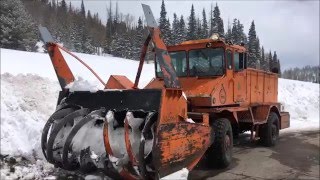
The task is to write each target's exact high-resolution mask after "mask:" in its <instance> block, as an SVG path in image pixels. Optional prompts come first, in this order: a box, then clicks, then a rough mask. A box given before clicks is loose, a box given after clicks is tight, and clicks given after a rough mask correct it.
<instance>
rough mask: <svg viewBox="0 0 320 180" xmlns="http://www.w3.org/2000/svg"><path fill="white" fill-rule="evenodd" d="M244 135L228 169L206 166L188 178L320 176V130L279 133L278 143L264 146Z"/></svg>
mask: <svg viewBox="0 0 320 180" xmlns="http://www.w3.org/2000/svg"><path fill="white" fill-rule="evenodd" d="M248 138H249V137H248V135H243V136H241V137H240V138H239V140H238V142H235V147H234V149H233V152H234V153H233V158H234V159H233V162H232V164H231V166H230V167H229V168H227V169H223V170H218V169H213V170H212V169H204V168H203V167H202V166H203V165H202V164H204V163H200V165H199V166H198V167H197V168H196V169H195V170H193V171H191V172H190V173H189V176H188V179H192V180H193V179H253V180H261V179H317V180H318V179H320V178H319V159H320V156H319V153H320V149H319V130H315V131H304V132H290V133H280V139H279V141H278V144H277V145H276V146H275V147H272V148H265V147H263V146H261V145H259V144H258V143H252V142H250V141H249V140H248Z"/></svg>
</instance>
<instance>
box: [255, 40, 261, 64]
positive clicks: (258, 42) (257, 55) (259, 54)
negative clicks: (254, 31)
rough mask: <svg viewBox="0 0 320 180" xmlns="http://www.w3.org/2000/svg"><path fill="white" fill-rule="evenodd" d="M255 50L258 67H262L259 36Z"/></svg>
mask: <svg viewBox="0 0 320 180" xmlns="http://www.w3.org/2000/svg"><path fill="white" fill-rule="evenodd" d="M255 48H256V49H255V51H256V68H257V69H261V49H260V40H259V38H258V37H257V39H256V45H255Z"/></svg>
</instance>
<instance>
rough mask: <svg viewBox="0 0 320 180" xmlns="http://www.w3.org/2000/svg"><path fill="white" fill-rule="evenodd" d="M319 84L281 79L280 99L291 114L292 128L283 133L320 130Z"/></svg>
mask: <svg viewBox="0 0 320 180" xmlns="http://www.w3.org/2000/svg"><path fill="white" fill-rule="evenodd" d="M319 88H320V86H319V84H316V83H309V82H302V81H295V80H289V79H279V90H278V99H279V102H281V103H282V104H283V105H284V108H285V109H284V110H285V111H288V112H289V113H290V118H291V119H290V123H291V124H290V128H289V129H285V130H283V132H288V131H296V130H305V129H319V122H320V121H319V98H320V96H319V91H320V90H319Z"/></svg>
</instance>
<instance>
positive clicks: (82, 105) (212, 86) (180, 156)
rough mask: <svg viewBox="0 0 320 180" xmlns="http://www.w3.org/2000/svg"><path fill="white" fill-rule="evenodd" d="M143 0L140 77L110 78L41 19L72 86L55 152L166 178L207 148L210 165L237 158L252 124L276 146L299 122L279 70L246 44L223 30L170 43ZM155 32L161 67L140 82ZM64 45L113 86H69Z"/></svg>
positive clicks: (48, 138) (50, 146)
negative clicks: (236, 146) (259, 64)
mask: <svg viewBox="0 0 320 180" xmlns="http://www.w3.org/2000/svg"><path fill="white" fill-rule="evenodd" d="M142 6H143V10H144V14H145V16H146V21H147V27H148V29H149V35H148V37H147V39H146V41H145V43H144V45H143V47H142V49H141V56H140V64H139V68H138V71H137V75H136V79H135V82H134V83H133V82H131V81H130V80H129V79H128V78H127V77H125V76H119V75H112V76H110V78H109V80H108V81H107V82H106V83H105V82H104V81H103V80H102V79H101V78H100V77H99V76H98V75H97V74H96V73H95V72H94V71H93V70H92V69H91V68H90V67H89V66H88V65H87V64H85V63H84V61H82V60H81V59H79V58H78V57H77V56H76V55H74V54H73V53H71V52H70V51H68V50H67V49H66V48H64V47H62V46H60V45H59V44H57V43H55V42H54V40H53V38H52V36H51V35H50V33H49V31H48V30H47V29H46V28H45V27H40V28H39V29H40V33H41V37H42V39H43V41H44V42H45V44H46V48H47V50H48V54H49V57H50V59H51V62H52V64H53V67H54V70H55V72H56V75H57V77H58V80H59V83H60V86H61V89H62V90H61V91H60V93H59V98H58V103H57V104H58V105H57V108H56V111H55V112H54V113H53V114H52V115H51V117H50V118H49V119H48V121H47V123H46V124H45V126H44V128H43V132H42V137H41V147H42V151H43V154H44V157H45V158H46V159H47V161H48V162H50V163H52V164H54V165H55V166H56V167H60V168H63V169H66V170H69V171H81V172H84V173H88V172H90V173H91V172H94V171H100V172H103V173H105V174H106V175H107V176H110V177H113V178H114V179H159V178H161V177H164V176H166V175H168V174H171V173H173V172H176V171H178V170H181V169H182V168H187V169H188V170H192V169H193V168H194V167H195V165H196V164H197V163H198V162H199V161H200V160H201V159H202V157H204V156H205V157H208V158H209V162H210V163H211V164H210V165H215V166H218V167H227V166H228V165H229V164H230V162H231V160H232V147H233V137H234V136H238V134H239V133H241V132H244V131H251V138H252V139H255V138H256V137H259V138H260V140H261V141H262V142H263V143H264V144H265V145H266V146H273V145H275V143H276V141H277V138H278V136H279V130H280V129H284V128H287V127H289V124H290V123H289V122H290V121H289V113H288V112H282V111H281V109H282V108H281V105H280V103H278V97H277V96H278V75H277V74H275V73H271V72H264V71H261V70H256V69H251V68H247V52H246V49H245V48H244V47H243V46H239V45H232V44H228V43H226V42H224V41H223V39H221V38H219V37H218V36H217V35H214V36H212V37H211V38H209V39H202V40H195V41H186V42H183V43H181V44H178V45H174V46H168V47H167V46H166V45H165V44H164V42H163V40H162V38H161V32H160V29H159V27H158V26H157V23H156V21H155V18H154V17H153V14H152V12H151V9H150V7H149V6H147V5H142ZM150 42H152V45H153V47H154V48H153V49H154V54H155V76H156V77H155V78H154V79H153V80H152V81H151V82H150V83H149V84H148V85H147V86H146V87H144V88H142V89H139V88H138V83H139V79H140V75H141V71H142V68H143V64H144V59H145V55H146V52H147V49H148V44H149V43H150ZM124 48H125V47H124ZM61 50H62V51H65V52H66V53H69V54H70V55H71V56H73V57H74V58H75V59H77V60H78V61H79V62H80V63H82V64H83V65H84V66H86V67H87V68H88V69H89V70H90V71H91V72H92V73H93V74H94V75H95V76H96V77H97V79H98V80H99V81H100V82H101V83H102V84H103V86H104V87H105V88H104V89H103V90H99V91H96V92H89V91H80V90H78V91H77V90H70V89H68V86H67V85H69V84H70V83H73V82H74V81H75V77H74V75H73V73H72V71H71V69H70V68H69V67H68V64H67V62H66V61H65V59H64V57H63V54H62V52H61ZM119 68H120V67H119ZM107 69H108V67H106V70H107Z"/></svg>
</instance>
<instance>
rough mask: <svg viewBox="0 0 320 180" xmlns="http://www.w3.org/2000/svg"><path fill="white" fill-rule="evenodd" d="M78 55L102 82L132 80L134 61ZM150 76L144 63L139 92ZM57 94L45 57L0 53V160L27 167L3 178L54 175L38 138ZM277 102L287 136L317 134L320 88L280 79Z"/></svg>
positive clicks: (183, 174)
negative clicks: (286, 116) (287, 122)
mask: <svg viewBox="0 0 320 180" xmlns="http://www.w3.org/2000/svg"><path fill="white" fill-rule="evenodd" d="M77 56H79V57H80V58H81V59H82V60H84V61H85V62H86V63H88V64H89V65H90V66H91V67H92V68H93V69H94V70H95V71H96V72H97V73H98V74H99V75H100V76H101V78H102V79H103V80H104V81H107V79H108V78H109V76H110V75H111V74H119V75H126V76H127V77H128V78H129V79H130V80H131V81H134V78H135V74H136V71H137V67H138V62H137V61H132V60H126V59H122V58H116V57H112V56H105V57H101V56H93V55H87V54H80V53H77ZM66 57H67V61H68V63H69V64H71V65H70V67H71V69H72V70H73V71H74V72H76V73H75V75H76V76H79V78H80V77H83V78H84V79H87V80H88V81H92V82H93V83H95V84H97V88H102V87H103V86H102V85H101V84H99V82H98V81H97V80H96V79H95V78H94V76H92V75H90V72H89V71H87V70H85V68H84V67H82V65H80V64H79V63H77V62H76V61H75V60H72V57H70V56H68V55H66ZM153 76H154V65H153V64H145V65H144V69H143V73H142V76H141V78H142V79H141V85H140V87H143V86H144V85H145V84H147V83H148V82H149V81H150V80H151V79H152V78H153ZM59 89H60V87H59V84H58V82H57V79H56V75H55V73H54V70H53V67H52V65H51V61H50V59H49V56H48V55H47V54H44V53H31V52H23V51H15V50H8V49H1V144H0V147H1V153H0V154H1V158H2V156H3V155H9V156H15V157H25V158H27V159H28V161H30V162H31V164H29V165H28V167H27V168H26V166H16V168H15V173H14V174H12V173H11V174H10V173H8V171H10V167H9V166H8V165H4V166H2V168H1V171H0V172H1V179H5V178H9V179H11V178H13V177H12V176H17V177H23V178H25V179H28V178H29V179H34V178H43V177H46V176H47V175H48V172H49V171H50V172H52V171H54V168H53V167H52V166H51V165H49V164H47V163H46V162H45V161H42V160H41V159H43V155H42V153H41V148H40V136H41V130H42V128H43V126H44V124H45V122H46V120H47V119H48V117H49V116H50V115H51V114H52V113H53V112H54V108H55V105H56V101H57V96H58V91H59ZM279 101H280V102H282V103H283V104H284V106H285V110H286V111H289V112H290V114H291V127H290V128H289V129H287V130H284V131H285V132H288V131H299V130H305V129H319V84H314V83H307V82H300V81H293V80H286V79H280V80H279ZM39 159H40V160H39ZM36 172H38V173H36ZM6 174H9V176H10V177H9V176H7V175H6ZM187 175H188V172H187V170H185V169H184V170H182V171H180V172H179V173H176V174H173V175H171V176H169V177H167V178H166V179H172V178H174V179H186V178H187Z"/></svg>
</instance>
